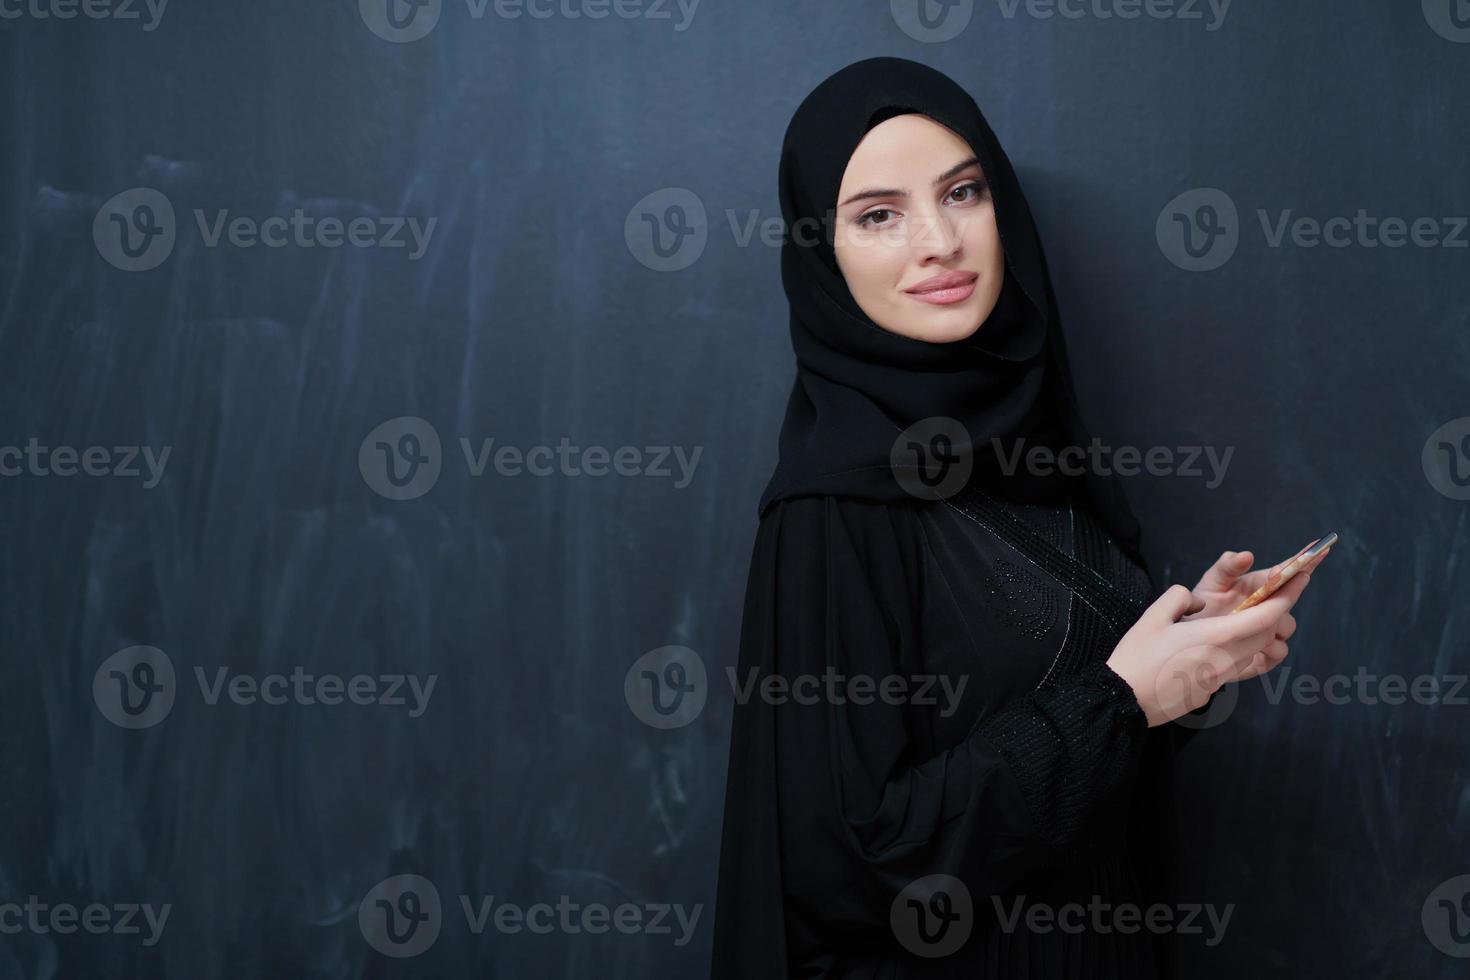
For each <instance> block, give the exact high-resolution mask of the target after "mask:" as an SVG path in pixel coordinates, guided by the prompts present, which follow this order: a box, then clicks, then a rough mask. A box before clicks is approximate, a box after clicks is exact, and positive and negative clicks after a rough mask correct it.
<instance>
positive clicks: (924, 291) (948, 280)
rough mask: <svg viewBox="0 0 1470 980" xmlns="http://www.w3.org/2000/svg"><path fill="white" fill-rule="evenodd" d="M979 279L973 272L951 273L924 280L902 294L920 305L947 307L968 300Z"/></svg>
mask: <svg viewBox="0 0 1470 980" xmlns="http://www.w3.org/2000/svg"><path fill="white" fill-rule="evenodd" d="M979 278H980V277H979V276H977V275H976V274H975V273H973V272H951V273H947V274H945V275H942V276H935V277H934V278H933V279H926V280H924V281H923V282H921V283H919V284H918V285H917V286H914V287H913V288H912V289H906V290H904V292H906V293H908V294H909V295H910V296H912V297H913V298H914V299H916V300H918V301H919V302H921V303H932V304H933V305H935V306H949V305H951V304H953V303H963V302H964V301H965V300H967V299H969V298H970V295H971V294H972V293H974V292H975V283H976V281H977V280H978V279H979Z"/></svg>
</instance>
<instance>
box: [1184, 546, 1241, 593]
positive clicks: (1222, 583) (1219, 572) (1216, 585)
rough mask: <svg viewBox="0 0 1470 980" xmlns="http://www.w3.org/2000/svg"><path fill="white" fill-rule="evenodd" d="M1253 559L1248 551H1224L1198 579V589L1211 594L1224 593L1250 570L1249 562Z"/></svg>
mask: <svg viewBox="0 0 1470 980" xmlns="http://www.w3.org/2000/svg"><path fill="white" fill-rule="evenodd" d="M1254 560H1255V557H1254V556H1253V555H1252V554H1251V553H1250V552H1249V551H1226V552H1223V553H1222V554H1221V555H1220V557H1219V558H1217V559H1215V564H1213V565H1211V566H1210V567H1209V569H1208V570H1206V571H1205V574H1204V575H1203V576H1202V577H1201V578H1200V580H1199V585H1197V586H1195V588H1198V589H1206V590H1209V591H1212V592H1225V591H1228V590H1229V589H1230V586H1231V585H1233V584H1234V583H1235V580H1236V579H1238V578H1240V577H1241V576H1242V575H1244V574H1245V573H1246V572H1248V571H1250V570H1251V562H1253V561H1254Z"/></svg>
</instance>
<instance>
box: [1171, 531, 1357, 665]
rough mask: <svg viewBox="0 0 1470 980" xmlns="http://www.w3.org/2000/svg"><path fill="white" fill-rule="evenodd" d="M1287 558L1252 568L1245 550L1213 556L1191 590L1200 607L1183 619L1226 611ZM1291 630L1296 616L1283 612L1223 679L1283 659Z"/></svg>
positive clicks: (1318, 560)
mask: <svg viewBox="0 0 1470 980" xmlns="http://www.w3.org/2000/svg"><path fill="white" fill-rule="evenodd" d="M1312 544H1316V542H1315V541H1313V542H1312V543H1311V544H1308V545H1307V546H1306V548H1303V549H1302V551H1305V550H1307V548H1310V547H1311V546H1312ZM1331 551H1332V549H1331V548H1328V549H1327V550H1326V551H1323V552H1322V553H1321V554H1320V555H1318V556H1317V557H1316V558H1313V559H1312V561H1311V563H1310V564H1308V565H1307V567H1306V568H1304V569H1302V571H1301V572H1298V573H1297V574H1298V575H1304V574H1306V573H1308V572H1311V571H1312V570H1313V569H1315V568H1316V567H1317V566H1318V565H1320V564H1321V563H1322V559H1324V558H1326V557H1327V556H1328V554H1330V553H1331ZM1297 554H1301V552H1300V551H1299V552H1297ZM1295 557H1296V555H1292V556H1291V558H1295ZM1291 558H1287V559H1286V560H1285V561H1282V562H1279V563H1278V564H1276V565H1273V566H1272V567H1270V568H1261V569H1257V570H1256V571H1253V572H1252V571H1249V569H1250V567H1251V562H1253V561H1254V560H1255V556H1254V555H1252V554H1251V553H1250V552H1249V551H1227V552H1225V553H1224V554H1222V555H1221V556H1220V557H1219V558H1218V559H1216V561H1215V564H1213V565H1211V566H1210V568H1209V570H1208V571H1206V572H1205V574H1204V575H1203V576H1201V577H1200V580H1199V584H1198V585H1196V586H1195V587H1194V589H1193V590H1191V591H1192V593H1193V595H1194V598H1195V600H1196V601H1197V602H1198V603H1200V604H1201V608H1200V609H1199V610H1198V611H1196V612H1192V613H1190V614H1189V615H1188V616H1185V617H1184V619H1183V622H1190V621H1193V620H1196V619H1205V618H1208V617H1211V616H1222V615H1228V614H1229V613H1230V611H1231V610H1232V609H1234V608H1235V607H1236V606H1238V605H1240V604H1241V603H1242V602H1244V601H1245V599H1246V597H1247V596H1249V595H1250V594H1251V593H1252V592H1254V591H1256V589H1259V588H1260V587H1261V586H1262V585H1264V584H1266V580H1267V579H1268V578H1270V577H1271V575H1272V573H1274V572H1276V571H1279V570H1280V569H1281V568H1283V567H1285V565H1286V564H1287V562H1290V561H1291ZM1295 632H1296V618H1295V617H1294V616H1292V615H1291V614H1290V613H1287V614H1286V615H1285V616H1283V617H1282V618H1281V622H1280V623H1279V624H1278V626H1277V630H1276V634H1275V636H1273V637H1272V638H1271V640H1270V641H1269V642H1268V643H1267V644H1266V646H1265V647H1263V648H1262V649H1261V650H1260V651H1259V652H1258V653H1257V655H1256V656H1255V657H1254V658H1253V659H1252V662H1251V663H1250V664H1249V665H1247V666H1246V667H1244V668H1242V670H1241V672H1240V673H1239V674H1237V675H1236V676H1235V677H1231V678H1227V679H1226V681H1225V683H1227V684H1229V683H1231V682H1233V681H1243V680H1248V679H1250V678H1252V677H1257V676H1259V675H1261V674H1264V673H1266V672H1267V671H1269V670H1271V669H1272V668H1273V667H1275V666H1277V665H1278V664H1280V663H1281V661H1283V660H1285V659H1286V655H1287V653H1288V652H1289V650H1288V649H1287V646H1286V641H1287V640H1289V639H1290V638H1291V635H1292V634H1293V633H1295Z"/></svg>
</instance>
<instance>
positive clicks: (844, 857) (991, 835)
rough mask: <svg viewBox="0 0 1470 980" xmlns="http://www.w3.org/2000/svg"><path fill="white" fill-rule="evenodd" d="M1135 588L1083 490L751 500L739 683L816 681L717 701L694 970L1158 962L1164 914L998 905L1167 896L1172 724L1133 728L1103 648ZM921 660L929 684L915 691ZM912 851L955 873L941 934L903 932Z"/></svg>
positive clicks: (1147, 974)
mask: <svg viewBox="0 0 1470 980" xmlns="http://www.w3.org/2000/svg"><path fill="white" fill-rule="evenodd" d="M1152 593H1153V589H1152V583H1151V582H1150V580H1149V578H1148V575H1147V572H1146V571H1145V570H1144V568H1143V567H1141V566H1140V565H1138V564H1136V563H1135V562H1134V561H1133V560H1132V559H1131V558H1130V557H1129V556H1128V555H1127V554H1126V553H1125V552H1124V551H1123V550H1122V549H1121V548H1120V547H1119V546H1118V545H1117V543H1116V542H1115V541H1114V540H1113V539H1112V538H1111V537H1110V536H1109V535H1108V534H1107V533H1106V531H1105V530H1104V529H1103V528H1102V527H1101V525H1100V524H1099V523H1098V522H1097V521H1096V519H1095V517H1094V516H1093V514H1092V513H1091V510H1090V509H1089V508H1088V507H1086V506H1085V505H1084V504H1082V503H1080V502H1074V503H1072V504H1070V505H1068V504H1064V505H1060V506H1054V505H1037V506H1015V505H1011V504H1006V503H1004V502H1001V501H998V500H996V499H994V498H989V497H987V496H985V495H974V494H971V493H969V492H967V493H964V494H961V495H959V496H958V497H956V498H954V499H951V500H948V501H943V502H920V501H915V502H913V503H910V504H883V503H871V502H863V501H856V500H844V499H840V498H834V497H803V498H799V499H793V500H789V501H785V502H782V503H780V504H777V505H776V506H775V507H773V508H772V509H771V510H770V512H769V513H768V514H767V516H766V517H765V518H764V519H763V520H762V522H761V524H760V527H759V530H758V533H757V537H756V543H755V549H754V554H753V557H752V561H751V566H750V575H749V581H748V586H747V593H746V609H745V623H744V628H743V632H742V638H741V646H740V659H739V665H738V669H737V672H736V677H735V681H736V686H737V688H740V689H746V688H745V686H746V685H748V684H750V682H751V681H752V680H756V681H759V680H760V679H764V678H768V677H781V678H783V679H784V680H785V681H786V682H787V683H789V684H793V685H794V686H792V687H790V688H788V689H787V690H789V691H790V692H791V693H792V694H793V695H794V694H796V693H799V692H801V690H802V689H801V688H800V686H799V685H795V682H796V679H797V678H799V677H803V676H810V677H815V678H822V677H823V676H824V675H826V676H835V677H836V678H837V680H836V681H835V682H826V686H825V687H823V688H822V689H821V692H822V693H821V695H820V696H818V697H815V698H812V697H807V698H803V699H802V700H805V701H807V702H809V703H797V701H795V700H794V699H792V698H791V697H788V698H787V699H786V700H785V701H784V703H781V699H780V698H779V697H770V698H762V697H761V696H760V695H759V694H758V693H752V694H751V696H750V697H748V698H747V699H745V701H744V703H742V704H740V705H739V706H738V707H737V710H736V714H735V721H734V728H733V732H732V744H731V754H730V766H729V772H728V777H727V781H728V789H727V796H726V804H725V818H724V841H723V849H722V853H721V861H720V883H719V894H718V902H717V908H716V918H715V941H714V963H713V974H712V975H713V976H714V977H716V978H751V980H753V978H777V977H787V976H790V977H844V978H845V977H885V978H886V977H972V978H978V977H987V978H988V977H1045V978H1072V977H1078V978H1080V977H1095V978H1128V980H1147V978H1151V977H1160V976H1169V975H1171V971H1172V963H1171V962H1170V946H1169V937H1168V935H1167V934H1158V933H1150V932H1148V931H1143V930H1140V931H1137V932H1133V933H1125V932H1122V931H1119V930H1117V929H1110V928H1108V927H1107V925H1106V921H1105V922H1104V928H1102V929H1098V928H1092V927H1090V926H1089V927H1088V928H1086V929H1084V930H1083V931H1081V932H1080V933H1079V932H1070V931H1063V930H1062V929H1061V928H1060V927H1059V926H1053V927H1052V928H1051V929H1045V928H1039V929H1031V928H1028V926H1027V920H1026V918H1025V916H1024V914H1023V916H1022V918H1021V919H1020V920H1014V914H1015V912H1016V909H1017V905H1016V903H1017V901H1018V900H1020V901H1021V902H1022V905H1021V908H1022V910H1023V911H1024V910H1026V909H1029V908H1030V906H1031V905H1032V904H1034V903H1040V904H1042V905H1044V906H1047V907H1049V908H1051V909H1053V910H1060V909H1061V908H1062V907H1063V906H1064V905H1066V904H1067V903H1080V904H1081V905H1082V906H1084V907H1086V906H1088V905H1089V903H1096V902H1099V901H1100V902H1105V903H1108V905H1109V906H1117V905H1118V904H1120V903H1131V904H1133V905H1136V906H1138V907H1139V908H1141V909H1142V908H1147V907H1148V906H1149V905H1151V904H1153V903H1154V902H1159V901H1162V902H1168V901H1170V900H1171V898H1172V894H1171V889H1172V883H1171V876H1172V855H1173V834H1174V823H1173V809H1172V798H1171V795H1170V793H1169V763H1170V758H1171V752H1172V746H1171V745H1170V744H1169V742H1170V740H1171V739H1172V738H1174V737H1175V735H1176V733H1178V732H1180V731H1181V730H1180V729H1176V728H1175V727H1174V726H1165V727H1163V728H1156V729H1148V728H1147V727H1146V723H1145V720H1144V716H1143V713H1142V711H1141V709H1140V708H1139V706H1138V703H1137V701H1136V699H1135V698H1134V695H1133V692H1132V691H1131V690H1130V689H1129V688H1128V686H1127V684H1126V683H1125V682H1124V681H1123V680H1122V679H1121V678H1119V677H1118V676H1117V675H1116V674H1115V673H1113V672H1112V671H1111V670H1110V669H1109V668H1108V667H1107V666H1106V665H1105V664H1104V663H1103V661H1104V660H1105V659H1106V657H1107V655H1108V652H1109V651H1111V649H1112V648H1113V646H1114V645H1116V643H1117V640H1118V638H1119V637H1120V636H1121V635H1122V632H1123V631H1125V630H1126V629H1127V628H1128V626H1129V625H1131V624H1132V622H1133V621H1134V620H1136V619H1137V616H1138V614H1139V613H1140V612H1141V611H1142V609H1143V608H1144V606H1145V605H1146V604H1147V601H1148V600H1149V598H1150V597H1151V595H1152ZM997 649H1003V650H1005V652H1006V655H1005V657H1004V658H1003V659H998V658H997V657H996V656H995V652H996V650H997ZM860 677H866V678H872V679H873V683H872V684H871V685H870V686H868V687H866V688H863V687H859V686H858V685H857V684H855V683H853V681H854V680H855V679H856V678H860ZM884 678H894V679H902V682H903V683H904V684H905V685H906V687H905V688H904V689H903V690H902V691H901V690H900V689H899V688H898V686H897V685H898V684H899V683H900V681H899V680H890V681H889V683H890V684H891V685H893V686H892V687H891V688H890V691H891V693H892V695H893V696H892V697H890V698H888V699H886V700H885V699H883V698H881V697H878V696H877V694H876V692H877V691H879V690H881V686H880V684H881V682H882V680H883V679H884ZM928 678H937V679H939V680H943V681H947V682H948V685H949V686H948V688H945V687H943V686H942V685H941V684H939V683H933V682H931V683H932V686H931V687H930V688H929V689H928V690H927V691H924V690H923V686H924V684H925V683H926V679H928ZM962 679H964V680H966V681H967V683H965V684H964V686H963V687H961V686H960V684H961V680H962ZM812 683H813V682H811V681H808V682H807V684H808V685H811V684H812ZM753 690H758V688H756V689H753ZM834 691H835V692H836V694H835V695H834V694H833V693H832V692H834ZM805 693H808V694H810V693H812V689H811V688H808V689H807V690H806V692H805ZM862 700H867V701H868V702H869V703H858V702H859V701H862ZM930 702H932V703H930ZM933 875H946V876H949V877H950V879H957V880H958V881H959V882H961V883H962V885H961V886H960V888H959V889H958V890H960V891H964V892H965V893H966V894H967V896H968V907H969V910H970V912H969V916H968V919H967V920H966V921H960V922H956V923H954V924H952V928H953V929H955V930H960V931H963V932H964V933H965V939H964V942H963V945H961V946H960V947H959V948H958V949H957V950H955V951H952V952H947V953H945V955H940V956H933V955H923V954H924V953H931V954H932V952H934V950H926V949H925V948H924V941H923V940H922V939H921V938H919V933H918V931H917V928H916V926H917V924H918V920H917V918H916V916H917V915H918V914H919V912H918V911H917V910H916V909H914V908H912V907H911V906H909V905H908V904H907V903H905V901H904V893H905V889H907V888H909V887H910V886H911V885H912V884H913V883H915V882H923V881H924V880H925V879H928V878H929V876H933ZM948 890H949V891H950V892H955V891H956V889H955V888H954V887H953V886H950V887H949V889H948ZM1094 896H1096V898H1094ZM946 900H947V901H950V902H951V903H952V904H951V907H952V908H956V907H958V905H957V904H954V903H958V902H959V901H960V898H959V896H958V895H956V894H950V895H949V896H948V898H947V899H946ZM896 902H898V903H900V905H901V908H900V911H899V913H897V914H898V915H899V916H908V917H909V918H908V920H907V921H905V920H903V919H901V918H896V917H895V911H894V906H895V903H896ZM925 907H926V911H927V910H929V907H928V906H927V905H926V906H925ZM1008 923H1011V925H1010V927H1009V929H1008V928H1007V924H1008ZM929 925H931V926H934V925H936V921H935V920H931V921H929ZM954 935H958V932H956V933H955V934H953V935H951V936H949V937H947V938H950V939H951V941H953V938H954Z"/></svg>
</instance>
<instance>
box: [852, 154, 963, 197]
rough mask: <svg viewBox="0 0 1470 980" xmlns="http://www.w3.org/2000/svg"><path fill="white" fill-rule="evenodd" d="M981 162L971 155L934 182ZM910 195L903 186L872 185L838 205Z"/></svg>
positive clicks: (943, 180) (944, 179) (948, 177)
mask: <svg viewBox="0 0 1470 980" xmlns="http://www.w3.org/2000/svg"><path fill="white" fill-rule="evenodd" d="M979 162H980V158H979V157H970V159H968V160H962V161H960V162H959V163H957V164H955V165H954V166H953V167H950V168H949V169H948V170H946V171H945V172H944V173H942V174H940V175H939V176H938V177H935V178H934V183H935V185H936V186H937V185H939V184H942V183H944V182H945V181H946V180H949V179H950V178H951V177H953V176H954V175H955V174H958V173H960V172H961V171H963V170H966V169H968V168H970V167H973V166H975V165H976V164H978V163H979ZM908 196H909V192H908V191H906V190H904V189H902V188H899V187H870V188H869V189H867V190H864V191H858V192H857V193H856V194H854V195H852V196H851V197H849V198H848V199H847V200H845V201H843V202H842V203H841V204H839V205H838V207H846V206H847V205H849V204H851V203H852V202H853V201H864V200H867V199H868V198H870V197H908Z"/></svg>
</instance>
